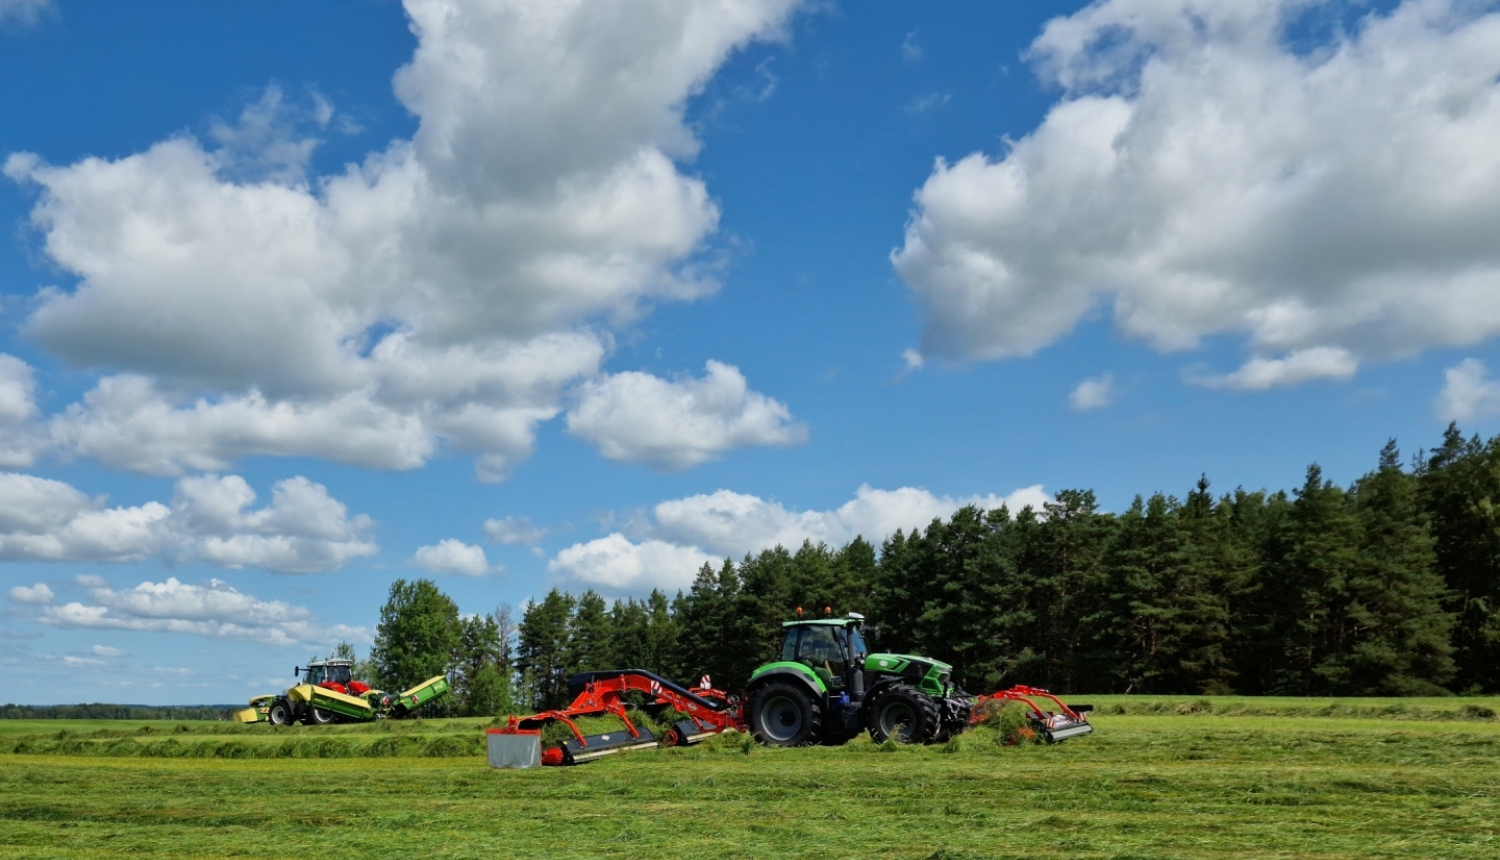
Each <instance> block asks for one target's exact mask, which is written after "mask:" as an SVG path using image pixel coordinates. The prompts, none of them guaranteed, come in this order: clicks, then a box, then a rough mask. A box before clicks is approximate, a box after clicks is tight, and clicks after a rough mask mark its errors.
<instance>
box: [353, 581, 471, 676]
mask: <svg viewBox="0 0 1500 860" xmlns="http://www.w3.org/2000/svg"><path fill="white" fill-rule="evenodd" d="M462 637H463V625H462V623H461V622H460V621H459V617H458V605H457V604H455V603H454V602H453V600H452V599H451V598H449V597H448V595H446V594H444V593H443V592H441V591H439V590H438V587H437V585H436V584H434V583H433V582H432V580H430V579H419V580H416V581H415V582H407V581H406V580H404V579H398V580H396V581H395V582H393V583H391V591H390V599H389V600H387V601H386V604H385V606H383V607H381V610H380V624H379V626H377V627H376V630H375V647H374V648H373V649H371V651H370V660H371V662H372V663H373V664H374V667H375V672H376V675H377V676H378V679H379V681H380V685H381V686H382V687H384V688H386V689H390V690H404V689H407V688H409V687H411V686H414V685H416V684H419V683H421V682H422V681H425V680H427V679H428V678H431V677H433V676H434V675H446V674H448V672H449V671H450V670H451V669H452V668H453V666H454V662H455V660H456V658H457V656H458V649H459V645H460V644H461V642H462Z"/></svg>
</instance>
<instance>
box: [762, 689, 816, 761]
mask: <svg viewBox="0 0 1500 860" xmlns="http://www.w3.org/2000/svg"><path fill="white" fill-rule="evenodd" d="M750 731H751V733H752V734H754V735H755V739H756V740H757V741H760V742H761V743H763V744H765V745H766V746H770V747H800V746H808V745H811V744H815V743H817V742H818V738H819V736H820V735H821V734H822V731H823V709H822V708H821V707H819V705H818V703H817V702H815V701H813V699H812V697H811V696H809V695H808V694H807V691H806V690H805V689H803V688H802V687H801V686H800V685H797V684H791V683H785V682H773V683H770V684H767V685H766V686H764V687H761V688H760V689H759V690H757V691H755V695H753V696H751V697H750Z"/></svg>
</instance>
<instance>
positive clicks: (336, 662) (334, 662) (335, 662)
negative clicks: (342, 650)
mask: <svg viewBox="0 0 1500 860" xmlns="http://www.w3.org/2000/svg"><path fill="white" fill-rule="evenodd" d="M353 665H354V661H353V660H343V659H340V658H338V657H329V658H328V659H327V660H314V661H312V662H311V663H308V664H307V667H308V668H309V669H311V668H312V667H314V666H353Z"/></svg>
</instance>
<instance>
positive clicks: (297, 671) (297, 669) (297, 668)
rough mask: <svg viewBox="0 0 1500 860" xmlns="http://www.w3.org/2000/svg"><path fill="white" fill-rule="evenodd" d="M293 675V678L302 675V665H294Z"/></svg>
mask: <svg viewBox="0 0 1500 860" xmlns="http://www.w3.org/2000/svg"><path fill="white" fill-rule="evenodd" d="M292 677H293V678H300V677H302V667H301V666H293V667H292Z"/></svg>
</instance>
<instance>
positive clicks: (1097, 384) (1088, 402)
mask: <svg viewBox="0 0 1500 860" xmlns="http://www.w3.org/2000/svg"><path fill="white" fill-rule="evenodd" d="M1114 400H1115V377H1114V374H1110V373H1104V374H1100V375H1099V376H1094V377H1090V378H1088V379H1085V380H1084V381H1082V382H1080V383H1078V387H1077V388H1075V389H1073V393H1072V394H1070V395H1068V405H1069V406H1072V407H1073V409H1074V410H1075V411H1078V412H1084V411H1087V410H1089V409H1103V408H1104V407H1106V406H1108V405H1109V404H1111V403H1113V402H1114Z"/></svg>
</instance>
